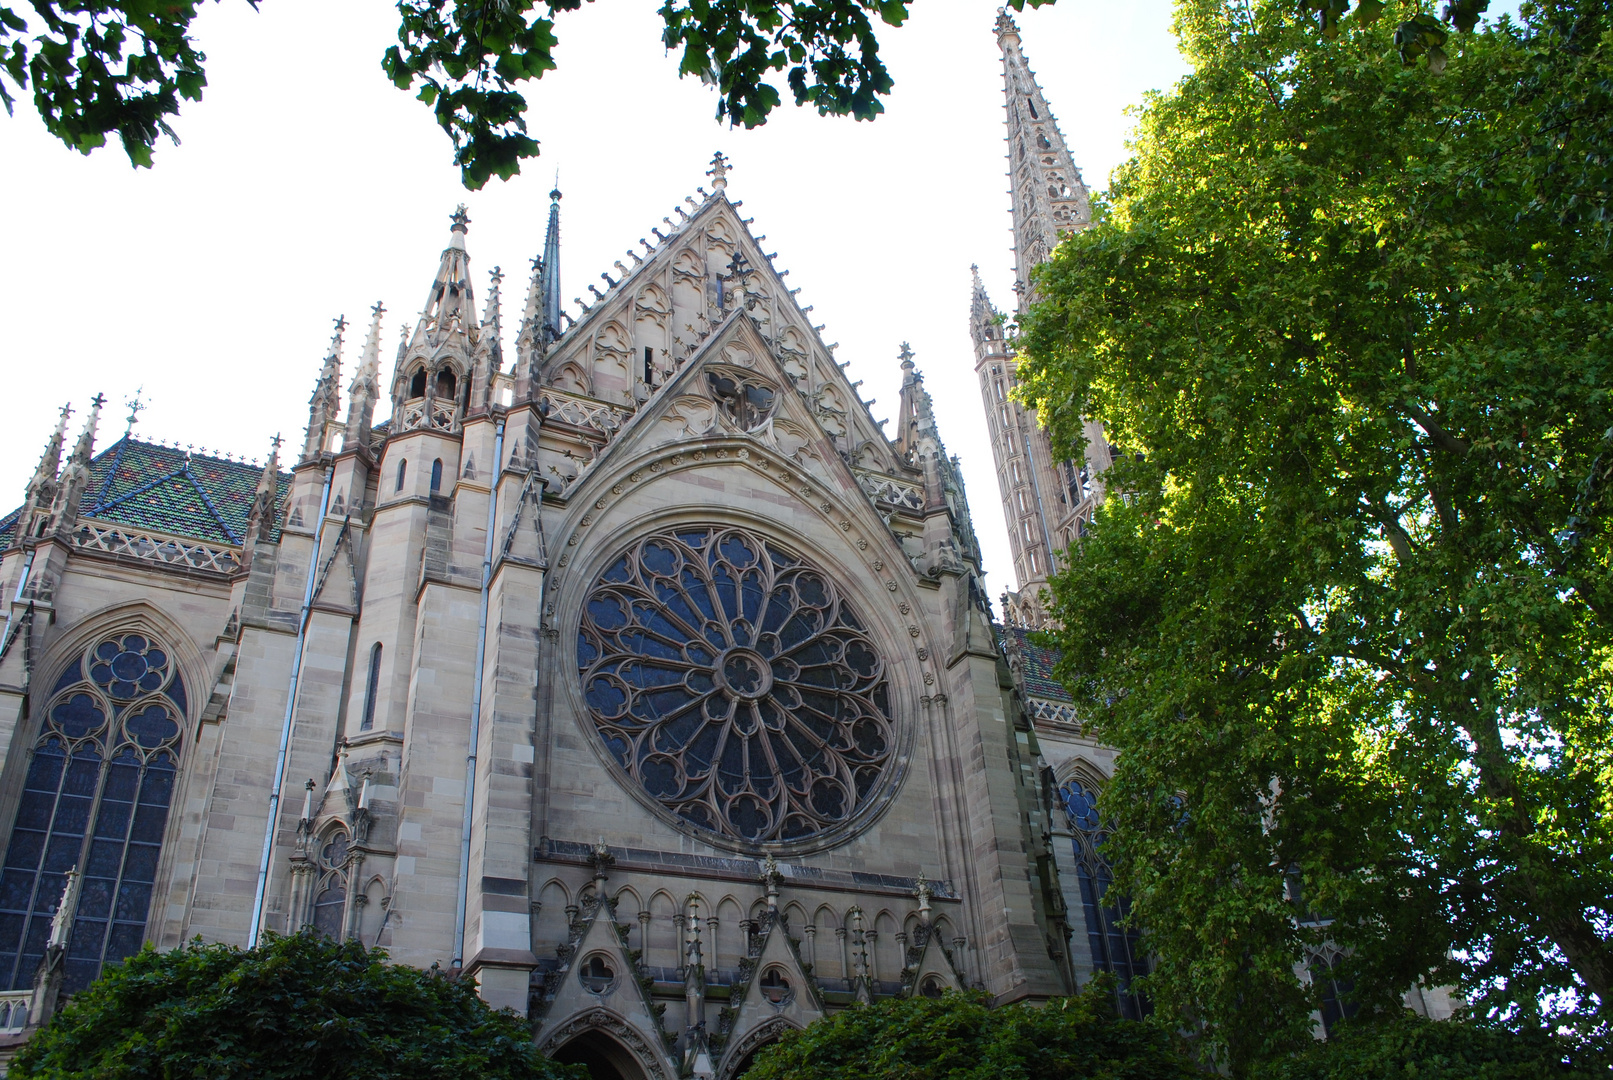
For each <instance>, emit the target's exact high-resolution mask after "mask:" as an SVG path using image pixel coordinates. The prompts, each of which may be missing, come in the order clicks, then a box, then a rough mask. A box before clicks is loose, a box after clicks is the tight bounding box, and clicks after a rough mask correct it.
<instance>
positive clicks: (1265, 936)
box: [1020, 0, 1613, 1071]
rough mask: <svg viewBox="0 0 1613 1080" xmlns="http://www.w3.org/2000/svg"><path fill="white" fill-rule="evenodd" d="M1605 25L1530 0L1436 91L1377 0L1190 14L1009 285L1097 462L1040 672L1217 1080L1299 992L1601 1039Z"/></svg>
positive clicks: (1283, 1015)
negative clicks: (1096, 778) (1107, 782)
mask: <svg viewBox="0 0 1613 1080" xmlns="http://www.w3.org/2000/svg"><path fill="white" fill-rule="evenodd" d="M1610 19H1613V16H1610V14H1609V12H1608V10H1607V8H1606V6H1605V5H1604V4H1602V3H1600V2H1589V0H1583V2H1582V0H1561V2H1551V3H1542V4H1539V5H1533V4H1525V5H1524V7H1523V22H1522V23H1521V24H1517V25H1514V24H1511V23H1506V22H1503V23H1501V24H1499V25H1493V26H1490V27H1488V28H1484V29H1481V30H1479V31H1476V32H1474V33H1472V34H1470V35H1468V36H1466V37H1462V38H1454V39H1452V40H1453V41H1455V42H1456V43H1457V44H1456V46H1454V47H1453V52H1452V55H1451V56H1450V58H1449V63H1448V65H1447V66H1446V67H1445V69H1444V71H1443V74H1440V75H1435V74H1434V72H1433V71H1432V70H1431V69H1430V67H1429V66H1428V65H1417V66H1410V67H1408V66H1405V65H1404V64H1403V63H1402V61H1401V59H1400V58H1399V56H1398V55H1396V52H1397V50H1396V47H1395V46H1396V42H1395V39H1394V34H1395V29H1394V28H1393V27H1392V26H1390V25H1389V21H1388V20H1379V21H1377V22H1374V23H1371V24H1366V25H1363V24H1361V23H1360V22H1359V21H1358V20H1348V21H1347V22H1345V23H1340V24H1339V26H1338V27H1337V30H1338V32H1337V33H1336V34H1335V35H1334V36H1332V37H1329V36H1328V35H1327V34H1325V33H1324V31H1323V27H1321V26H1320V25H1319V24H1318V23H1317V22H1316V21H1315V20H1312V19H1296V18H1295V17H1294V13H1293V11H1292V9H1291V8H1290V7H1289V6H1288V5H1286V4H1283V3H1280V2H1276V0H1264V2H1259V0H1256V2H1252V3H1244V2H1242V0H1226V2H1222V0H1186V2H1184V3H1183V4H1182V5H1181V6H1180V7H1179V9H1178V23H1177V25H1178V32H1179V34H1180V36H1181V39H1182V44H1183V47H1184V49H1185V52H1186V55H1187V56H1188V57H1189V59H1190V61H1191V62H1192V64H1193V65H1194V71H1193V73H1192V74H1191V75H1190V76H1189V77H1188V78H1186V79H1185V80H1184V81H1183V82H1182V83H1181V84H1180V85H1179V86H1178V87H1177V89H1176V90H1174V91H1173V92H1171V93H1169V94H1166V95H1163V96H1159V97H1156V98H1154V99H1152V100H1151V101H1150V102H1149V104H1148V105H1147V107H1146V109H1145V110H1144V112H1143V113H1142V114H1141V115H1140V117H1139V121H1140V123H1139V129H1138V135H1137V139H1136V142H1135V145H1134V152H1135V156H1134V158H1133V159H1132V160H1131V161H1130V162H1129V163H1128V164H1126V165H1124V166H1123V167H1122V168H1121V169H1120V170H1118V172H1117V174H1116V176H1115V177H1114V180H1113V185H1112V187H1111V190H1110V192H1109V194H1108V196H1107V198H1106V199H1105V200H1104V201H1102V202H1101V204H1100V205H1099V206H1098V207H1097V209H1096V210H1095V213H1094V218H1095V222H1096V224H1094V226H1093V227H1092V228H1091V229H1089V230H1088V231H1086V232H1084V233H1082V234H1080V235H1078V236H1075V237H1073V238H1072V239H1070V240H1067V241H1066V242H1065V243H1064V244H1063V245H1062V246H1061V247H1060V249H1059V250H1058V252H1057V253H1056V254H1055V256H1054V258H1053V259H1052V261H1051V262H1050V263H1048V264H1047V265H1046V266H1045V267H1044V268H1043V270H1042V272H1041V273H1040V274H1039V276H1038V277H1037V279H1036V282H1035V285H1036V288H1037V290H1038V294H1039V297H1040V300H1039V302H1038V303H1037V305H1036V306H1035V308H1034V310H1033V311H1032V312H1031V314H1030V317H1029V318H1028V320H1027V323H1026V325H1025V327H1024V328H1023V335H1022V340H1021V342H1020V344H1021V347H1022V349H1023V350H1024V353H1025V354H1026V355H1025V358H1024V361H1023V363H1022V366H1021V369H1020V370H1021V374H1022V376H1024V377H1025V378H1026V380H1027V385H1026V393H1027V395H1028V397H1029V399H1030V400H1031V401H1032V402H1033V403H1034V404H1035V406H1036V407H1037V409H1038V410H1039V413H1040V415H1041V416H1042V417H1043V418H1044V420H1045V421H1046V422H1048V423H1049V424H1050V426H1051V428H1052V429H1053V432H1054V435H1055V437H1056V438H1057V439H1058V440H1059V441H1060V442H1061V444H1062V447H1063V448H1064V450H1066V451H1067V452H1069V453H1072V454H1079V453H1080V449H1081V443H1082V439H1083V436H1082V419H1083V418H1084V417H1090V418H1093V419H1096V420H1099V421H1101V422H1102V424H1103V426H1104V430H1105V431H1106V433H1107V437H1108V439H1109V440H1110V441H1111V442H1112V443H1115V444H1117V445H1118V446H1119V447H1120V448H1122V449H1123V450H1125V451H1127V452H1128V453H1127V454H1125V455H1124V460H1122V461H1121V463H1120V464H1118V465H1117V466H1116V467H1115V470H1114V473H1113V475H1112V476H1110V477H1109V478H1108V479H1109V483H1110V486H1111V490H1118V491H1123V492H1125V493H1126V496H1127V497H1126V498H1125V499H1121V498H1111V499H1109V500H1108V502H1107V503H1106V504H1105V507H1104V509H1103V510H1102V512H1101V513H1100V514H1099V516H1098V519H1097V521H1096V522H1095V525H1094V528H1093V529H1092V531H1091V532H1090V533H1089V535H1088V537H1087V539H1086V540H1085V542H1084V544H1083V547H1082V548H1081V550H1080V551H1079V553H1078V554H1077V555H1076V556H1074V557H1073V558H1072V566H1071V569H1070V570H1069V571H1068V572H1067V573H1065V574H1064V575H1063V576H1062V577H1061V578H1059V579H1058V580H1057V581H1056V582H1055V583H1054V593H1055V599H1056V607H1057V613H1058V615H1059V617H1060V619H1061V621H1062V625H1063V627H1064V629H1063V630H1062V631H1060V633H1059V644H1061V645H1062V646H1063V648H1064V650H1065V652H1064V662H1063V668H1062V676H1063V677H1064V679H1065V680H1066V682H1067V683H1068V685H1069V686H1070V687H1071V688H1072V691H1073V692H1074V693H1075V696H1076V699H1077V702H1078V704H1079V705H1080V706H1081V707H1082V708H1084V709H1085V710H1086V711H1087V713H1088V714H1089V715H1090V717H1091V719H1092V720H1093V721H1094V722H1095V723H1096V724H1097V726H1098V729H1099V731H1100V732H1101V734H1102V737H1103V738H1104V739H1105V740H1106V741H1108V742H1110V743H1112V744H1113V745H1115V746H1117V747H1118V748H1119V750H1120V755H1119V766H1118V772H1117V775H1116V777H1115V780H1114V784H1113V785H1112V786H1111V787H1110V788H1109V789H1108V790H1107V791H1106V792H1105V809H1106V812H1107V813H1109V814H1112V815H1113V816H1114V817H1115V819H1116V821H1117V826H1118V827H1117V828H1116V830H1115V832H1114V834H1113V840H1112V841H1111V843H1112V845H1113V848H1112V852H1111V853H1112V854H1113V855H1114V856H1115V857H1116V859H1117V862H1118V866H1117V876H1118V886H1119V887H1120V888H1122V889H1123V890H1124V891H1125V892H1127V893H1128V894H1129V895H1130V896H1131V897H1132V902H1133V905H1134V906H1133V911H1134V913H1135V915H1136V917H1137V918H1138V920H1139V922H1140V924H1141V925H1142V926H1144V927H1146V929H1147V934H1148V939H1147V940H1148V945H1149V947H1150V949H1151V950H1152V952H1153V954H1154V955H1155V956H1156V957H1157V969H1156V971H1155V973H1154V974H1153V975H1152V976H1150V980H1149V981H1150V983H1151V985H1150V992H1151V993H1152V995H1153V997H1154V1000H1155V1001H1156V1003H1158V1004H1159V1005H1160V1007H1161V1008H1162V1010H1164V1011H1165V1012H1166V1013H1167V1014H1169V1015H1183V1014H1187V1015H1191V1016H1194V1017H1195V1018H1197V1019H1198V1020H1199V1021H1201V1022H1202V1023H1203V1025H1204V1033H1205V1034H1204V1037H1205V1039H1206V1040H1207V1042H1208V1043H1209V1044H1211V1045H1213V1046H1215V1047H1217V1052H1218V1054H1219V1055H1221V1060H1223V1061H1224V1062H1225V1063H1226V1064H1227V1066H1228V1067H1229V1068H1232V1069H1233V1070H1234V1071H1237V1070H1240V1069H1243V1068H1244V1067H1245V1066H1246V1065H1247V1063H1248V1062H1250V1061H1253V1060H1257V1059H1259V1058H1261V1057H1263V1056H1269V1055H1271V1054H1273V1053H1276V1052H1279V1051H1281V1050H1282V1048H1284V1047H1290V1046H1303V1045H1305V1044H1306V1043H1307V1042H1308V1040H1309V1039H1310V1038H1311V1022H1312V1021H1311V1017H1312V1011H1313V1010H1314V1009H1316V1008H1317V1007H1318V1006H1319V1005H1320V1004H1321V995H1322V992H1323V983H1324V982H1333V984H1334V985H1335V986H1337V987H1339V988H1342V989H1344V990H1345V991H1346V992H1347V996H1349V997H1350V998H1352V999H1353V1001H1354V1002H1355V1004H1357V1005H1359V1006H1360V1007H1361V1008H1362V1009H1363V1011H1364V1013H1365V1015H1368V1016H1371V1015H1374V1014H1385V1013H1391V1012H1393V1011H1395V1010H1397V1009H1398V1007H1399V1006H1398V1001H1399V997H1400V995H1401V993H1402V992H1403V991H1405V990H1406V989H1407V988H1408V987H1411V986H1413V985H1414V984H1416V983H1418V982H1420V981H1421V982H1423V983H1424V984H1425V985H1437V984H1441V983H1451V982H1459V983H1460V984H1461V986H1462V989H1463V991H1464V993H1465V994H1466V995H1467V997H1468V999H1469V1000H1470V1001H1471V1002H1472V1003H1473V1006H1474V1008H1475V1010H1476V1012H1477V1013H1478V1014H1479V1015H1480V1016H1482V1017H1484V1018H1486V1019H1487V1020H1488V1021H1490V1022H1493V1023H1499V1024H1509V1025H1520V1026H1530V1025H1535V1026H1538V1025H1539V1024H1541V1023H1548V1024H1550V1023H1562V1024H1566V1025H1569V1026H1571V1027H1576V1028H1577V1029H1578V1030H1579V1031H1581V1032H1582V1033H1583V1034H1584V1035H1586V1036H1587V1037H1596V1036H1599V1037H1601V1038H1607V1037H1608V1035H1609V1014H1608V1011H1607V1010H1608V1002H1609V998H1610V995H1613V941H1610V936H1613V905H1610V901H1609V897H1610V896H1613V719H1610V717H1613V520H1610V518H1609V512H1610V507H1613V486H1610V484H1609V480H1610V478H1613V400H1610V398H1609V390H1610V388H1613V352H1610V350H1609V345H1608V343H1609V341H1610V340H1613V293H1610V291H1609V289H1610V284H1609V270H1613V266H1610V258H1613V247H1610V246H1609V240H1610V234H1609V222H1608V218H1607V197H1608V192H1609V190H1610V187H1613V184H1610V177H1609V175H1608V169H1609V167H1610V165H1609V163H1610V162H1613V153H1610V151H1613V147H1610V146H1609V138H1610V132H1613V55H1610V52H1609V49H1610V44H1613V38H1610V36H1609V34H1610V30H1613V22H1610ZM1327 942H1332V943H1334V944H1336V945H1338V946H1340V947H1342V948H1343V949H1344V950H1345V952H1346V953H1347V956H1346V958H1345V959H1344V960H1343V962H1342V966H1341V968H1340V969H1339V970H1338V971H1337V972H1336V973H1335V974H1336V976H1337V978H1336V979H1335V980H1320V979H1319V980H1318V981H1317V983H1316V984H1315V985H1312V986H1306V985H1305V984H1303V983H1302V981H1301V980H1300V979H1298V978H1297V977H1296V975H1295V967H1296V965H1300V966H1301V967H1303V966H1304V965H1306V964H1308V963H1312V961H1311V960H1310V958H1311V957H1312V956H1313V955H1314V954H1315V950H1317V949H1319V948H1320V947H1322V946H1323V945H1324V943H1327Z"/></svg>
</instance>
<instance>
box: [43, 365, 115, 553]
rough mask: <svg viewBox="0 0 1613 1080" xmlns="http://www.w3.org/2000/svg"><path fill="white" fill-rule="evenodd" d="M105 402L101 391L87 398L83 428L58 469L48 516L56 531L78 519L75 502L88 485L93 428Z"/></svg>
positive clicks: (68, 527)
mask: <svg viewBox="0 0 1613 1080" xmlns="http://www.w3.org/2000/svg"><path fill="white" fill-rule="evenodd" d="M105 404H106V395H105V394H96V395H95V396H94V397H93V398H91V399H90V415H89V417H88V419H86V420H85V421H84V430H83V431H82V432H80V433H79V436H78V442H77V443H76V444H75V445H74V446H73V453H72V454H71V455H69V457H68V459H67V468H65V469H63V470H62V478H61V482H60V485H59V486H58V488H57V491H56V500H55V502H54V503H53V504H52V506H51V516H52V517H53V518H54V519H55V520H54V524H55V527H56V531H57V532H65V531H66V530H69V529H71V528H72V527H73V526H74V525H75V524H76V523H77V522H78V508H79V504H80V502H82V500H83V498H84V492H85V491H86V490H88V489H89V486H90V459H91V458H93V457H94V456H95V429H96V428H97V427H98V426H99V425H100V423H101V406H103V405H105Z"/></svg>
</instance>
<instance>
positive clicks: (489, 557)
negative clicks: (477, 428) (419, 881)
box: [449, 417, 504, 971]
mask: <svg viewBox="0 0 1613 1080" xmlns="http://www.w3.org/2000/svg"><path fill="white" fill-rule="evenodd" d="M503 471H504V419H503V417H500V418H499V421H498V426H497V427H496V428H495V429H494V432H493V481H492V484H491V485H490V486H489V488H488V495H487V542H486V543H485V544H484V545H483V546H482V598H481V615H480V617H479V618H478V619H477V623H476V681H475V682H474V683H473V684H472V685H471V696H470V746H469V747H468V749H467V750H466V752H465V820H464V823H463V825H461V826H460V830H459V895H458V896H457V897H456V898H455V900H454V958H453V960H452V961H450V962H449V967H450V968H452V969H453V970H454V971H458V970H460V969H461V968H463V967H464V966H465V905H466V903H467V901H468V900H469V898H470V833H471V826H472V824H473V819H474V817H475V811H476V805H475V804H476V747H477V743H478V740H479V739H480V738H481V730H482V669H483V666H484V665H485V664H486V662H487V589H488V586H489V585H490V584H491V583H492V580H493V527H494V526H495V525H496V524H498V482H499V477H500V476H501V475H502V474H503Z"/></svg>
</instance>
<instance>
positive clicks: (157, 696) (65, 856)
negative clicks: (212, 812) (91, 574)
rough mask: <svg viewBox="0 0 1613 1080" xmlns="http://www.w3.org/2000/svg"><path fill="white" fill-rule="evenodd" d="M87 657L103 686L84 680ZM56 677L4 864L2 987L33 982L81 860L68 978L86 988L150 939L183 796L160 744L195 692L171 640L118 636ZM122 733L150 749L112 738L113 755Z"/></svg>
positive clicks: (70, 985) (176, 729)
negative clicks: (164, 851) (180, 671)
mask: <svg viewBox="0 0 1613 1080" xmlns="http://www.w3.org/2000/svg"><path fill="white" fill-rule="evenodd" d="M86 667H87V669H88V672H89V681H90V682H92V683H94V684H95V685H96V686H97V687H98V688H99V689H98V690H91V689H88V688H86V687H85V686H84V685H83V683H84V672H85V670H86ZM55 685H56V690H55V691H54V692H53V693H52V696H51V698H50V699H49V700H48V702H47V703H46V707H45V709H44V710H43V717H44V721H43V728H44V730H43V731H42V732H41V735H40V738H39V741H38V742H37V744H36V745H35V746H34V749H33V759H32V761H30V763H29V766H28V774H27V777H26V779H25V782H24V789H25V790H24V793H23V798H22V799H21V800H20V803H19V806H18V812H17V818H16V820H15V821H14V822H13V825H12V832H11V837H10V840H9V842H8V843H7V847H6V859H5V865H6V867H7V869H6V870H5V872H4V874H3V875H0V911H6V912H9V914H5V915H0V958H3V959H4V963H3V966H0V988H16V987H21V986H27V985H29V984H30V983H31V981H32V979H33V974H34V970H35V968H36V967H37V965H38V963H39V960H40V957H41V956H42V955H43V952H44V948H45V941H46V939H47V937H48V935H49V932H50V922H51V915H52V913H53V912H54V910H55V907H56V905H57V903H58V902H59V900H60V898H61V895H62V886H63V882H64V881H65V876H64V875H65V874H66V872H67V871H68V870H71V869H74V868H77V869H79V870H81V871H83V873H84V875H85V877H84V879H83V881H82V883H81V885H80V893H79V904H78V909H77V911H76V914H75V919H74V926H73V930H72V936H71V938H70V945H69V956H68V958H67V959H66V961H65V966H64V971H65V982H64V989H66V990H67V991H69V992H71V991H73V990H76V989H81V988H82V987H83V986H85V985H87V984H88V983H89V982H90V981H91V980H93V979H94V977H95V975H96V974H97V973H99V971H100V970H101V968H102V967H103V966H104V965H105V964H108V963H115V962H117V961H119V960H122V959H123V958H124V957H126V956H128V955H130V954H132V953H133V952H135V951H137V950H138V949H139V948H140V946H141V944H142V942H143V939H144V934H145V923H146V918H147V915H148V913H149V911H148V909H149V907H150V901H151V891H152V885H153V882H154V881H155V878H156V870H157V862H158V859H159V856H160V854H161V844H162V838H163V834H164V832H165V831H166V828H167V819H168V806H169V803H170V802H171V801H172V798H173V785H174V781H175V759H174V757H173V756H172V755H171V754H170V753H169V752H168V751H167V750H158V749H157V748H158V747H163V746H171V745H174V744H175V743H177V741H178V740H179V738H180V734H181V726H182V718H183V716H184V710H185V708H186V697H185V688H184V684H183V682H182V681H181V680H180V679H179V678H178V677H177V676H176V675H175V674H174V672H173V668H172V662H171V654H170V653H169V651H168V650H166V649H165V648H162V647H160V646H158V645H157V644H156V643H154V642H153V641H152V640H151V639H149V638H148V637H146V636H145V635H144V634H137V633H131V634H123V635H121V636H119V637H114V638H109V639H106V640H103V641H101V642H99V643H97V644H96V645H95V646H94V648H93V649H91V650H90V651H89V652H88V653H86V654H85V655H84V656H82V657H80V658H79V659H76V660H74V661H73V662H71V663H70V664H68V665H66V666H65V667H64V669H63V671H62V672H61V674H60V676H59V677H58V679H57V681H56V684H55ZM75 687H77V688H76V689H75ZM137 697H139V698H141V699H142V700H141V701H140V702H139V703H138V704H134V699H135V698H137ZM114 733H120V734H118V735H117V736H116V738H117V741H118V742H121V741H122V739H123V737H124V736H127V737H128V738H130V739H132V740H133V741H134V742H135V743H138V744H139V745H140V746H141V747H144V748H145V749H146V751H147V752H148V755H149V756H146V755H142V754H141V753H140V752H138V751H137V750H136V749H135V748H134V747H132V746H129V745H127V744H124V745H123V746H122V747H121V748H118V746H117V742H111V748H112V749H116V750H117V752H116V754H114V755H113V756H112V758H111V760H110V761H109V760H107V750H108V749H109V742H110V741H111V740H113V739H114ZM65 740H72V747H73V749H72V753H71V756H69V755H68V754H67V746H66V742H65ZM97 798H99V810H98V811H97V813H96V818H95V822H94V829H93V837H92V836H89V835H87V834H88V833H90V832H91V829H90V824H91V823H90V820H89V817H90V811H91V808H92V807H94V806H95V805H96V800H97ZM47 829H48V837H47V833H46V830H47ZM86 841H88V843H87V844H86ZM108 920H111V921H108Z"/></svg>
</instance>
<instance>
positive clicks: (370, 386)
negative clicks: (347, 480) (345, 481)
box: [346, 300, 386, 448]
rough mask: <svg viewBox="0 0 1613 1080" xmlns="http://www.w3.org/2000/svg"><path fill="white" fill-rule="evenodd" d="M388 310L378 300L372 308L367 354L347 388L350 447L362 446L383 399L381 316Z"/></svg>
mask: <svg viewBox="0 0 1613 1080" xmlns="http://www.w3.org/2000/svg"><path fill="white" fill-rule="evenodd" d="M384 314H386V308H384V307H382V306H381V302H380V301H379V300H377V301H376V302H375V306H374V307H372V308H371V309H370V332H369V334H368V335H366V337H365V338H364V354H363V355H362V356H361V357H359V361H358V370H357V371H356V372H354V373H353V381H352V383H351V384H350V385H349V386H348V388H347V441H346V446H347V447H348V448H354V447H359V446H363V445H364V443H365V440H366V439H367V438H368V437H369V431H370V425H371V424H373V423H374V422H375V403H376V401H378V400H379V399H380V397H381V316H382V315H384Z"/></svg>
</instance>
